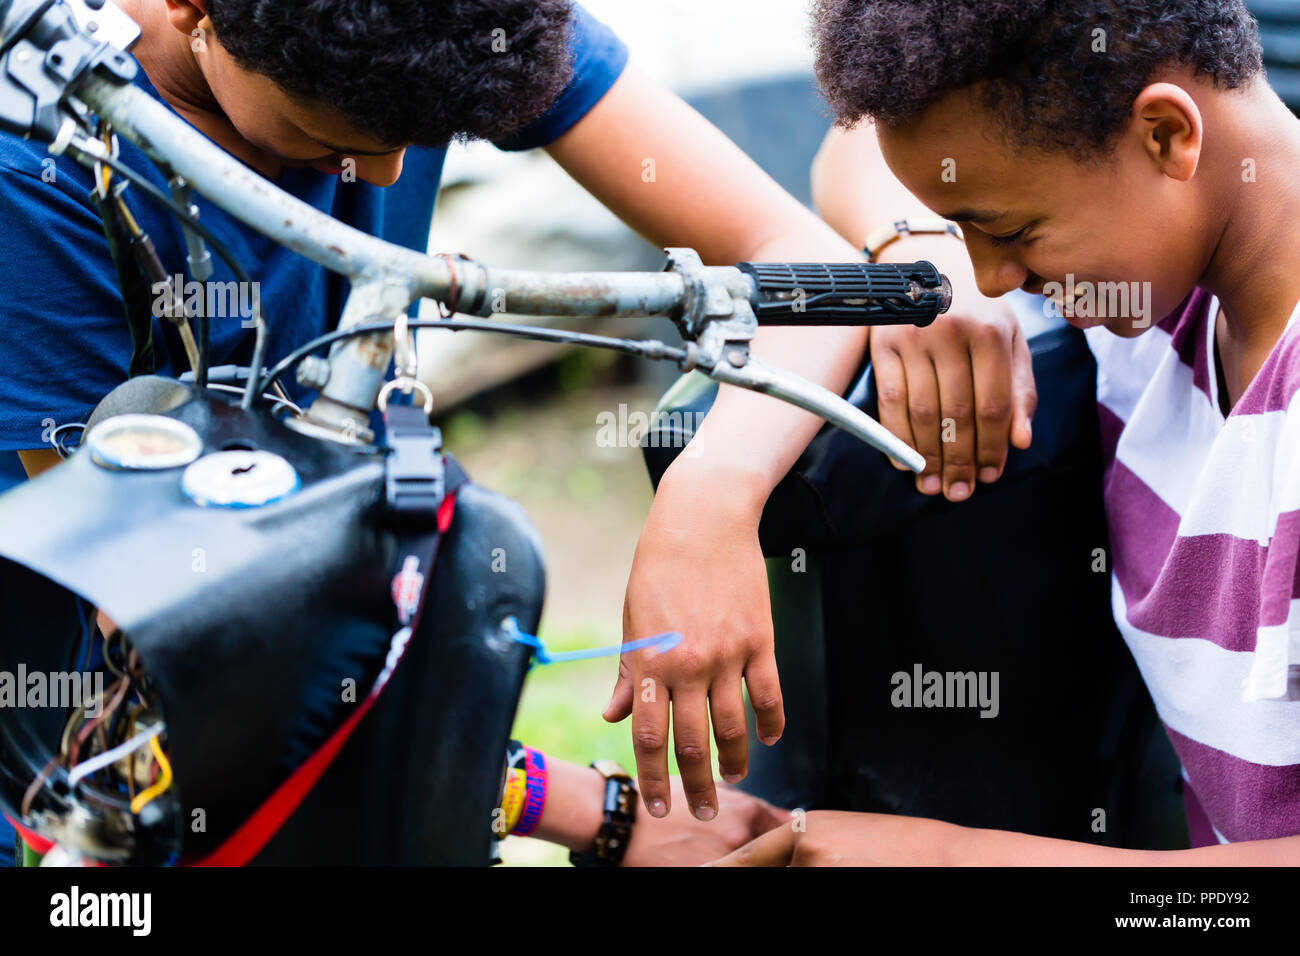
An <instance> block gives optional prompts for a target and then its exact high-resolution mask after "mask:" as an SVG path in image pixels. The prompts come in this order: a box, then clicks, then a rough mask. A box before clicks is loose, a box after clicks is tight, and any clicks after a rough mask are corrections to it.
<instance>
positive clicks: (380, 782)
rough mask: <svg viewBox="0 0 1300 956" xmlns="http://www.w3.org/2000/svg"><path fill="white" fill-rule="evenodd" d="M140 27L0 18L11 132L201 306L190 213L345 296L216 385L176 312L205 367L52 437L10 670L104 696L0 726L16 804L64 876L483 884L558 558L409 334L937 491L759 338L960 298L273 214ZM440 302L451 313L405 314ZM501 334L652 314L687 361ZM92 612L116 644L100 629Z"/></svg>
mask: <svg viewBox="0 0 1300 956" xmlns="http://www.w3.org/2000/svg"><path fill="white" fill-rule="evenodd" d="M138 33H139V31H138V28H137V27H136V26H135V24H134V22H133V21H131V20H130V19H129V18H127V17H126V16H125V15H124V14H122V13H121V12H120V11H119V10H117V8H116V7H114V6H113V4H111V3H105V2H103V0H0V128H2V129H4V130H6V131H7V132H11V133H16V134H19V135H23V136H28V137H32V138H35V139H38V140H40V141H42V142H45V143H47V144H48V148H49V151H50V152H51V154H53V155H68V156H70V157H72V158H74V159H75V160H77V161H78V162H80V163H82V164H83V165H85V166H86V167H87V168H89V169H92V170H94V171H95V174H96V183H101V182H102V183H103V184H104V185H103V187H102V189H101V190H100V194H101V199H102V200H103V202H104V205H105V207H106V208H108V209H109V210H110V212H115V214H116V215H118V216H119V217H121V218H119V219H118V220H117V224H118V226H119V227H120V228H123V229H125V230H126V231H127V232H128V233H129V232H130V223H131V218H130V217H129V216H125V215H124V214H123V208H124V206H125V199H124V193H125V192H126V190H128V189H129V190H134V193H135V194H137V195H142V196H143V197H145V198H147V199H149V200H150V201H153V202H157V203H160V204H162V205H163V206H165V207H166V208H167V209H168V210H170V211H171V212H172V213H173V214H174V215H175V216H176V218H177V219H178V221H179V222H180V223H181V225H182V227H183V229H184V231H185V236H186V242H187V247H188V249H189V251H190V255H189V257H188V258H189V273H190V278H191V281H193V282H197V283H199V284H200V285H202V284H204V283H205V282H206V281H207V280H208V279H209V278H210V276H211V266H210V265H209V264H208V263H210V254H211V253H216V254H217V255H218V256H221V257H222V258H224V259H226V260H227V261H228V264H229V265H230V267H231V269H232V271H233V272H234V273H235V275H236V277H237V278H238V279H239V281H240V282H241V283H243V282H251V278H250V277H249V275H248V272H247V270H246V269H245V268H244V267H243V266H242V265H241V264H240V263H239V262H238V261H236V260H235V259H233V257H231V256H230V255H229V252H228V251H227V250H226V249H225V247H224V246H223V245H222V244H221V242H220V240H219V239H217V237H216V236H214V235H213V234H212V233H211V232H210V231H209V230H207V229H206V228H205V226H204V225H203V223H202V222H200V221H199V220H198V218H197V216H196V215H195V214H194V210H193V208H192V206H191V204H190V203H189V202H188V197H189V196H190V195H192V192H194V191H196V192H198V193H201V194H203V195H204V196H206V197H207V198H208V199H210V200H211V201H212V202H214V203H216V204H217V205H219V206H220V207H221V208H223V209H224V210H226V211H227V212H229V213H230V214H231V215H233V216H235V217H236V218H238V219H239V220H241V221H242V222H244V223H245V224H247V225H248V226H249V227H251V228H253V229H256V230H258V231H260V232H262V233H264V234H266V235H267V236H270V237H271V238H273V239H275V240H276V241H278V242H280V243H282V244H283V245H285V246H287V247H288V248H290V249H292V250H293V251H295V252H296V253H298V254H301V255H303V256H305V257H307V258H308V259H311V260H312V261H314V262H316V263H318V264H319V265H321V266H323V267H324V268H326V269H330V270H332V271H334V272H337V273H340V274H342V275H344V276H346V277H347V278H348V279H349V281H350V284H351V291H350V294H349V296H348V298H347V301H346V304H345V306H344V308H343V312H342V316H341V318H340V320H339V323H338V327H337V328H336V329H335V330H334V331H332V332H330V333H328V334H326V335H323V336H321V337H319V338H317V339H315V340H313V341H310V342H306V343H303V344H302V345H301V346H300V347H299V348H297V349H295V350H294V351H293V352H292V353H290V354H289V355H287V356H285V357H284V358H283V359H282V360H281V361H279V362H278V363H276V364H275V365H274V366H273V367H270V368H267V367H265V366H266V355H265V353H266V322H267V319H266V318H265V317H264V316H262V315H261V314H260V313H259V314H256V315H255V316H254V318H253V328H254V330H255V331H254V336H255V341H256V345H255V348H254V352H253V360H252V363H251V366H250V367H248V368H245V369H213V368H210V367H209V362H208V354H207V338H208V335H207V327H206V321H207V320H206V318H205V314H204V313H203V311H202V310H201V309H200V310H197V311H196V310H193V309H187V308H186V307H185V306H184V304H183V303H182V302H180V297H179V296H178V297H177V301H176V302H175V303H174V307H172V308H171V309H170V311H169V318H170V319H171V320H172V321H173V322H174V323H176V324H177V325H178V327H180V328H181V329H182V333H183V335H182V337H183V338H184V340H185V342H186V346H187V349H188V350H189V351H190V352H191V355H192V357H193V362H192V364H193V372H192V374H189V375H187V376H185V377H184V378H183V379H182V380H173V379H166V378H160V377H156V376H149V375H140V376H136V377H134V378H130V379H129V380H127V381H126V382H124V383H123V384H122V385H120V386H119V387H118V388H117V389H115V390H114V391H113V392H111V393H110V394H109V395H108V396H106V397H105V398H104V400H103V401H102V402H101V404H100V405H99V406H98V408H97V409H96V410H95V412H94V414H93V415H92V416H91V418H90V419H89V420H88V421H87V422H86V423H85V426H84V429H83V428H75V429H69V430H65V429H67V426H65V427H64V429H61V430H60V433H59V434H58V435H56V436H55V444H56V446H57V447H58V448H60V449H62V453H66V458H67V460H66V461H65V462H63V463H62V464H61V465H60V466H59V467H57V468H54V469H51V470H50V471H48V472H46V473H44V474H42V475H41V476H39V477H38V478H36V479H34V480H32V481H29V482H27V483H25V484H23V485H20V486H18V487H17V488H15V489H13V490H12V491H10V492H9V493H7V494H5V495H3V496H0V606H3V607H4V608H5V609H6V614H5V622H4V628H3V635H2V636H0V665H3V666H4V667H5V668H10V667H12V668H21V669H23V670H24V671H25V673H27V674H42V675H70V674H71V675H76V674H82V675H87V674H89V675H93V676H94V677H95V679H96V683H94V685H93V688H92V689H90V690H89V691H87V692H86V693H84V694H81V695H80V699H77V698H78V694H77V693H76V691H77V688H78V685H77V683H76V682H75V681H72V682H69V685H68V686H67V687H66V688H64V689H65V690H67V691H68V692H69V693H70V694H71V696H72V698H73V699H72V700H71V702H68V701H62V700H60V701H59V702H57V703H56V702H54V700H53V696H52V697H51V700H50V701H48V702H45V703H42V704H39V705H36V704H33V705H32V706H26V707H24V706H0V805H3V808H4V810H5V812H6V814H7V816H8V817H9V818H10V819H11V820H13V821H14V822H15V823H16V824H17V825H18V826H19V827H20V828H21V831H22V832H23V834H24V836H25V837H26V838H27V840H28V842H29V843H31V844H34V845H41V846H44V847H46V848H51V849H53V850H54V851H55V852H54V853H52V854H50V858H54V859H60V860H63V861H65V862H67V861H72V862H83V863H84V862H89V863H102V864H109V865H151V864H176V863H181V864H210V865H211V864H217V865H232V864H233V865H240V864H246V863H255V864H326V863H329V864H339V863H345V864H346V863H352V864H372V865H377V864H443V865H445V864H483V863H486V862H489V861H490V860H491V858H492V854H493V848H494V846H495V843H496V841H495V840H494V839H493V833H492V830H491V823H492V811H493V809H494V808H495V807H496V806H497V805H498V800H499V796H500V786H501V773H502V755H503V753H504V750H505V747H506V743H507V740H508V736H509V731H510V727H511V724H512V722H513V719H514V714H515V710H516V708H517V706H518V702H519V696H520V692H521V689H522V686H523V681H524V679H525V675H526V673H527V671H528V669H529V666H530V663H531V661H532V660H533V656H534V654H535V652H536V648H535V646H533V644H532V643H530V641H529V640H528V639H527V637H528V634H529V633H530V632H535V630H536V628H537V624H538V621H539V619H540V616H541V606H542V600H543V595H544V590H545V572H544V562H543V559H542V550H541V543H540V541H539V540H538V536H537V533H536V532H535V531H534V529H533V528H532V526H531V525H530V524H529V522H528V519H527V517H526V516H525V515H524V514H523V512H522V510H521V509H520V508H519V507H518V506H517V505H515V504H513V503H512V502H510V501H508V500H506V499H504V498H503V497H501V496H500V495H497V494H494V493H493V492H491V491H490V490H488V489H485V488H482V487H479V486H478V485H475V484H473V483H472V482H471V481H470V480H469V478H468V476H467V475H465V473H464V472H463V470H462V469H461V468H460V467H459V466H458V465H457V464H456V462H455V460H454V459H453V458H452V457H451V456H449V455H447V454H445V453H444V451H443V449H442V443H441V436H440V435H439V433H438V430H437V429H436V428H434V427H433V426H432V425H431V424H430V420H429V414H430V412H431V411H432V407H433V394H432V391H431V390H430V388H429V386H428V385H427V384H425V383H424V382H423V381H422V380H421V379H420V376H419V369H418V365H417V362H416V358H415V355H416V352H415V349H414V340H413V333H414V331H415V330H416V329H422V328H427V329H442V330H453V331H455V330H472V331H475V332H494V333H499V334H506V335H514V336H522V337H526V338H531V339H535V340H540V341H543V342H551V343H555V344H565V345H578V346H584V347H593V348H604V349H613V350H616V351H620V352H624V353H628V354H631V355H636V356H640V357H641V358H644V359H648V360H655V361H670V362H673V363H675V364H676V365H677V366H678V367H679V368H680V369H681V370H683V371H690V370H698V371H699V372H701V373H703V374H706V375H707V376H708V377H709V378H711V379H713V380H714V381H716V382H718V383H721V384H726V385H732V386H736V387H741V388H746V389H750V390H753V391H757V392H760V393H763V394H766V395H769V396H772V397H773V398H776V399H779V400H782V401H785V402H788V403H791V404H793V405H796V406H798V407H800V408H803V409H806V410H808V411H810V412H813V413H815V414H817V415H819V416H821V417H822V418H824V419H825V420H826V421H828V422H830V423H832V424H834V425H836V426H838V427H839V428H841V429H843V430H844V431H845V432H847V433H848V434H850V435H852V436H854V437H856V438H857V439H859V440H861V441H863V442H865V443H867V444H868V445H870V446H872V447H874V448H877V449H879V450H881V451H882V452H884V453H885V454H887V455H889V456H891V457H892V458H894V459H896V460H898V461H901V462H904V463H906V464H907V465H908V466H909V467H911V468H912V469H914V470H916V471H920V470H921V468H922V467H923V465H924V462H923V459H921V457H920V456H919V455H918V454H917V453H916V452H915V451H914V450H913V449H911V448H910V447H909V446H907V445H906V444H905V443H903V442H902V441H900V440H899V439H897V438H896V437H895V436H893V435H892V434H891V433H889V432H888V431H887V430H886V429H884V428H883V427H882V426H881V425H880V424H879V423H878V422H877V421H875V420H874V419H872V418H871V417H869V416H868V415H866V414H865V413H864V412H862V411H861V410H860V409H859V408H857V407H855V406H854V405H852V404H850V403H848V402H847V401H845V400H844V399H843V398H842V397H840V396H838V395H835V394H833V393H831V392H829V391H827V390H826V389H824V388H822V387H820V386H817V385H814V384H812V383H810V382H807V381H805V380H802V379H800V378H799V377H797V376H795V375H792V374H791V373H789V372H786V371H784V370H781V369H779V368H775V367H772V366H769V365H767V364H765V363H763V362H762V361H760V360H759V359H757V358H756V357H755V356H754V355H752V354H751V352H750V349H749V344H750V342H751V341H752V339H753V337H754V335H755V334H756V333H757V331H758V329H759V328H760V327H761V326H763V325H806V326H817V325H836V324H839V325H866V324H892V323H912V324H916V325H926V324H928V323H930V322H932V321H934V319H935V318H936V317H937V316H938V315H939V314H941V313H942V312H944V311H946V310H947V308H948V305H949V303H950V301H951V288H950V286H949V283H948V280H947V279H946V278H945V277H943V276H942V275H940V274H939V273H938V271H937V270H936V269H935V268H934V267H933V265H931V264H929V263H926V262H918V263H912V264H904V265H898V264H881V265H875V264H867V263H846V264H820V263H806V264H796V263H739V264H738V265H735V266H730V267H706V266H704V265H703V264H702V262H701V260H700V257H699V256H698V255H697V254H696V253H695V252H693V251H692V250H689V249H669V250H667V251H666V252H667V261H666V264H665V268H664V271H662V272H660V273H601V272H591V273H572V274H564V273H546V272H531V271H516V270H505V269H498V268H494V267H491V266H488V265H485V264H482V263H479V262H475V261H471V260H468V259H465V258H463V257H454V256H449V255H444V256H429V255H423V254H419V253H416V252H414V251H412V250H409V249H404V248H400V247H397V246H394V245H391V244H389V243H386V242H383V241H381V240H379V239H376V238H374V237H372V236H369V235H366V234H364V233H362V232H360V231H357V230H355V229H353V228H351V227H349V226H346V225H344V224H342V223H340V222H338V221H336V220H334V219H331V218H330V217H328V216H326V215H325V214H323V213H321V212H319V211H317V210H315V209H313V208H311V207H310V206H308V205H306V204H304V203H302V202H300V201H298V200H297V199H295V198H293V197H291V196H289V195H287V194H285V193H283V192H281V191H280V190H278V189H277V188H276V187H275V186H274V185H273V184H272V183H270V182H268V181H267V180H266V179H264V178H262V177H261V176H259V175H257V174H256V173H254V172H252V171H251V170H249V169H247V168H246V167H244V166H243V165H242V164H240V163H238V162H237V161H235V160H234V159H232V158H231V157H229V156H228V155H227V154H226V153H225V152H224V151H222V150H221V149H220V148H218V147H217V146H216V145H214V144H213V143H212V142H210V141H209V140H207V139H206V138H205V137H204V136H203V135H202V134H200V133H199V132H198V131H197V130H195V129H194V128H192V127H191V126H189V125H188V124H186V123H185V122H184V121H182V120H180V119H178V118H177V117H176V116H174V115H173V114H171V113H170V112H169V111H168V110H167V109H166V107H165V106H164V105H163V104H161V103H159V102H158V101H156V100H154V99H153V98H152V97H150V96H149V95H148V94H147V93H145V92H144V91H143V90H141V89H140V88H139V87H137V86H134V85H133V84H132V79H133V77H134V76H135V73H136V70H137V69H138V67H137V65H136V63H135V61H134V60H133V59H132V58H131V57H130V55H129V53H128V51H129V49H130V48H131V46H132V44H133V43H134V41H135V40H136V39H137V37H138ZM119 136H120V137H124V138H126V139H128V140H130V141H131V142H133V143H134V144H136V145H137V146H139V147H140V148H141V149H142V150H143V151H144V152H145V153H146V154H147V155H148V156H149V157H150V158H151V159H152V160H153V161H155V162H156V163H158V164H159V165H160V166H161V167H162V168H163V169H164V170H165V171H166V172H167V174H168V179H169V182H170V184H171V186H172V193H171V195H168V194H167V193H166V192H164V191H163V190H160V189H159V188H157V187H156V186H154V185H153V184H152V183H151V182H150V181H149V180H148V179H146V178H144V177H142V176H141V175H140V174H139V173H138V172H136V171H135V170H134V169H132V168H131V167H130V166H127V165H126V164H124V163H122V162H121V161H120V159H119V158H118V157H117V155H116V148H115V144H116V143H117V139H116V137H119ZM110 235H111V230H110ZM131 238H134V239H138V238H139V237H138V236H132V237H131ZM137 244H138V243H137ZM141 265H142V268H144V269H145V271H146V272H149V273H150V274H156V273H157V272H158V269H159V268H160V266H159V265H158V264H157V263H152V262H149V261H148V260H147V258H146V260H144V261H142V263H141ZM163 274H170V273H165V272H164V273H163ZM426 298H427V299H430V300H432V301H434V302H435V303H437V304H438V305H439V307H440V309H439V317H437V318H424V319H416V318H412V317H411V316H410V315H409V314H408V313H409V312H410V311H411V309H412V307H413V306H414V305H415V304H417V303H418V302H419V301H420V300H421V299H426ZM502 311H508V312H509V313H511V314H514V315H527V316H548V317H579V316H601V317H611V318H613V317H625V316H628V317H631V316H635V317H661V318H666V319H668V320H670V321H672V322H673V323H674V325H675V327H676V329H677V331H678V333H679V334H680V336H681V339H682V344H681V345H673V344H668V343H665V342H662V341H657V340H634V339H624V338H612V337H608V336H601V335H594V334H587V333H580V332H574V331H566V330H563V329H555V328H546V327H541V326H532V325H520V324H511V323H508V322H504V321H498V320H497V319H496V318H494V317H495V316H497V315H498V314H499V313H500V312H502ZM191 312H194V313H195V314H190V313H191ZM321 353H324V354H321ZM390 368H391V369H392V370H393V371H392V374H391V375H390ZM291 373H292V374H294V375H296V376H297V379H298V382H299V384H300V385H301V386H303V387H304V388H305V389H308V390H309V392H311V393H314V398H313V400H312V401H311V402H310V403H309V404H307V403H304V406H303V407H300V406H299V405H297V404H295V403H294V402H293V401H292V400H291V399H290V398H289V397H288V395H287V394H286V392H285V391H284V389H283V388H282V387H281V382H282V380H283V379H284V378H285V376H287V375H289V374H291ZM376 413H377V414H378V415H379V417H381V418H382V420H383V427H382V428H379V427H377V425H376V422H375V420H374V418H373V416H374V415H375V414H376ZM72 431H81V432H82V438H81V441H80V443H79V444H78V445H77V447H76V448H75V450H74V449H72V448H70V447H68V442H69V441H70V435H71V432H72ZM494 555H504V556H506V562H505V566H506V567H507V568H508V573H494V571H493V569H492V564H493V556H494ZM101 613H102V614H103V615H106V616H107V618H109V619H111V621H112V622H113V623H114V624H115V627H111V628H110V629H109V631H110V632H109V633H108V634H107V635H105V636H103V637H102V639H101V638H98V637H95V636H94V635H95V620H96V617H97V615H98V614H101ZM92 651H93V652H94V653H93V654H92V653H91V652H92ZM669 652H670V651H669ZM87 686H89V685H87ZM64 696H66V695H64ZM0 704H3V701H2V700H0Z"/></svg>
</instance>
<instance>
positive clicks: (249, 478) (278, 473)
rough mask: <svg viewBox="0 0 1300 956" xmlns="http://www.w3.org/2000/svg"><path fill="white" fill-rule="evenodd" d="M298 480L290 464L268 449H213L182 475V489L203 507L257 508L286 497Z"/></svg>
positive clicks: (297, 484)
mask: <svg viewBox="0 0 1300 956" xmlns="http://www.w3.org/2000/svg"><path fill="white" fill-rule="evenodd" d="M300 484H301V482H300V481H299V479H298V472H297V471H295V470H294V467H293V465H291V464H289V462H288V461H287V460H285V459H284V458H281V457H280V456H279V455H275V454H272V453H271V452H269V451H219V452H214V453H213V454H211V455H204V456H203V457H202V458H200V459H199V460H198V461H196V462H194V464H192V465H190V466H189V467H188V468H186V469H185V473H184V474H183V475H181V490H182V491H183V492H185V494H186V495H188V496H189V498H190V500H191V501H193V502H194V503H195V504H197V505H201V506H203V507H205V508H260V507H261V506H262V505H269V504H271V503H272V502H276V501H279V500H280V499H281V498H287V497H288V496H289V495H291V494H293V493H294V492H295V491H297V490H298V487H299V485H300Z"/></svg>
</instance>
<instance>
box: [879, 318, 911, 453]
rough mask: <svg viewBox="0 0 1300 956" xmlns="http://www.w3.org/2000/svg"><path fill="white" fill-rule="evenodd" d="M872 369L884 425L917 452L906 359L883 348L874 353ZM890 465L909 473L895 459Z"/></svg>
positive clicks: (889, 349)
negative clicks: (909, 399) (910, 416)
mask: <svg viewBox="0 0 1300 956" xmlns="http://www.w3.org/2000/svg"><path fill="white" fill-rule="evenodd" d="M874 341H875V340H874V339H873V344H874ZM871 365H872V369H873V370H874V371H875V374H876V395H877V398H878V404H879V409H878V411H879V414H880V424H882V425H884V426H885V427H886V428H888V429H889V430H890V431H891V432H893V433H894V434H895V435H897V436H898V437H899V438H901V439H902V440H903V441H905V442H907V443H908V444H909V445H911V446H912V447H913V448H915V447H916V440H915V439H914V438H913V437H912V420H911V418H909V417H908V414H907V377H906V375H905V374H904V373H903V360H902V358H901V357H900V356H899V354H898V353H897V352H896V351H894V350H893V349H892V348H885V347H881V348H879V349H878V350H873V351H872V354H871ZM890 461H891V462H893V465H894V467H895V468H897V469H898V470H899V471H907V470H908V468H907V466H906V465H904V464H903V463H902V462H901V461H895V460H894V459H892V458H891V459H890Z"/></svg>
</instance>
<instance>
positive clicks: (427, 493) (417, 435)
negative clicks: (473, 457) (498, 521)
mask: <svg viewBox="0 0 1300 956" xmlns="http://www.w3.org/2000/svg"><path fill="white" fill-rule="evenodd" d="M384 431H385V443H386V445H387V447H388V456H387V458H386V459H385V470H386V475H385V483H384V484H385V493H386V498H387V501H386V504H387V516H388V518H389V520H390V521H391V522H393V523H395V524H396V525H397V528H398V558H397V568H396V570H395V573H394V575H393V594H392V597H393V604H394V605H395V606H396V608H397V618H398V621H399V623H400V624H402V625H403V626H405V627H409V628H410V629H411V633H415V631H416V630H417V628H418V627H419V623H420V613H421V611H422V610H423V607H424V597H425V594H426V593H427V592H428V588H429V582H430V573H431V571H432V570H433V562H434V560H435V558H436V557H437V554H438V545H439V543H440V540H441V537H442V529H441V528H440V527H439V521H438V518H439V513H440V511H441V509H442V506H443V503H444V502H445V501H446V499H447V496H448V495H450V494H453V493H454V492H456V491H457V490H458V489H459V488H460V486H461V485H463V484H465V483H466V482H467V481H468V480H469V477H468V475H466V474H465V472H464V470H463V469H462V468H461V467H460V465H459V464H457V462H456V461H455V459H453V458H449V457H447V456H445V455H444V454H443V452H442V433H441V432H440V431H439V430H438V429H437V428H434V427H433V426H432V425H431V424H429V416H428V415H427V414H426V413H425V411H424V409H423V408H420V407H417V406H414V405H396V404H393V405H389V406H388V408H387V410H385V412H384Z"/></svg>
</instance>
